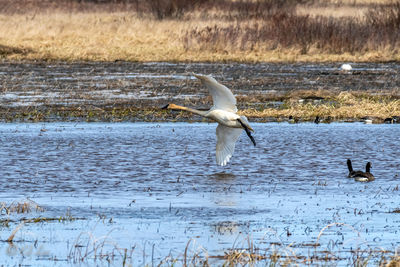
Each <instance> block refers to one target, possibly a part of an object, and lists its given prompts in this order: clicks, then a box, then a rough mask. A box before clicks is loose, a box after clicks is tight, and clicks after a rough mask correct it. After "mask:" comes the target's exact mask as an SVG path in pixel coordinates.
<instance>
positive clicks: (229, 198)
mask: <svg viewBox="0 0 400 267" xmlns="http://www.w3.org/2000/svg"><path fill="white" fill-rule="evenodd" d="M209 178H210V180H211V183H212V184H213V190H212V192H213V193H212V194H211V195H210V197H211V199H210V200H211V201H212V202H213V203H215V204H217V205H218V206H220V207H234V206H236V205H237V196H236V194H235V190H234V189H233V188H232V187H234V185H235V183H234V181H236V175H234V174H232V173H226V172H217V173H213V174H210V175H209Z"/></svg>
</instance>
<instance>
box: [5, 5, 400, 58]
mask: <svg viewBox="0 0 400 267" xmlns="http://www.w3.org/2000/svg"><path fill="white" fill-rule="evenodd" d="M2 2H3V3H7V5H6V4H4V5H3V8H2V9H0V32H1V33H2V34H1V36H0V57H2V58H5V59H11V60H22V59H28V60H36V59H38V60H72V61H73V60H95V61H113V60H129V61H213V62H217V61H242V62H260V61H275V62H283V61H332V60H333V61H338V60H342V61H344V60H346V61H350V60H351V61H388V60H400V53H399V51H398V47H399V44H400V29H399V25H400V2H398V1H397V2H393V3H392V4H383V3H382V2H381V1H377V2H376V3H375V4H371V3H369V2H368V1H367V2H363V1H362V2H360V3H359V5H361V6H362V7H363V8H364V9H367V10H368V11H366V12H367V16H364V17H358V16H354V17H340V18H337V17H336V18H335V17H326V16H318V15H315V16H314V15H312V14H311V15H310V14H305V15H304V14H303V13H304V12H303V13H301V12H296V8H298V7H299V5H300V4H299V3H301V2H300V1H295V0H292V1H269V0H265V1H261V0H260V1H227V0H226V1H223V0H221V1H196V3H197V4H195V5H191V3H192V2H193V1H188V0H179V1H178V0H176V1H166V0H158V1H149V2H146V1H139V0H137V1H117V2H116V3H108V4H107V3H106V4H104V3H103V4H93V3H88V1H86V2H85V1H82V3H81V4H79V3H78V2H76V1H64V2H63V1H58V2H59V3H64V4H63V5H55V4H49V5H48V6H49V7H47V8H45V7H44V6H45V5H44V4H42V5H41V4H40V3H42V2H46V1H38V2H37V3H36V4H32V3H31V5H33V7H31V8H30V11H27V10H26V9H27V7H25V9H23V8H22V9H21V8H16V7H15V6H18V3H19V5H20V6H22V4H21V2H24V1H16V2H15V3H14V4H12V2H10V1H2ZM103 2H104V1H103ZM105 2H106V1H105ZM316 2H317V4H315V3H314V4H313V3H310V2H309V3H307V5H306V6H304V5H303V7H305V8H307V7H308V6H315V5H317V6H321V5H322V4H323V1H316ZM146 3H147V4H146ZM171 3H172V4H171ZM354 3H355V2H353V5H352V7H356V8H357V7H358V6H357V3H356V4H354ZM378 3H379V5H378ZM328 4H329V3H328ZM35 5H36V7H37V8H34V7H35ZM329 5H330V6H332V4H329ZM336 6H338V7H341V6H340V5H338V4H336ZM334 7H335V6H334ZM21 10H22V11H21ZM24 10H25V11H24ZM32 10H34V11H32ZM217 10H218V11H217ZM17 11H18V12H17Z"/></svg>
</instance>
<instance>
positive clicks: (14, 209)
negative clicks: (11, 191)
mask: <svg viewBox="0 0 400 267" xmlns="http://www.w3.org/2000/svg"><path fill="white" fill-rule="evenodd" d="M32 211H36V212H43V211H44V208H43V207H41V206H40V205H39V204H37V203H36V202H35V201H33V200H30V199H27V200H24V201H13V202H12V203H10V204H8V203H5V202H0V214H1V215H4V214H5V215H10V214H12V213H30V212H32Z"/></svg>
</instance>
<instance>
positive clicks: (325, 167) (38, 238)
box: [0, 123, 400, 266]
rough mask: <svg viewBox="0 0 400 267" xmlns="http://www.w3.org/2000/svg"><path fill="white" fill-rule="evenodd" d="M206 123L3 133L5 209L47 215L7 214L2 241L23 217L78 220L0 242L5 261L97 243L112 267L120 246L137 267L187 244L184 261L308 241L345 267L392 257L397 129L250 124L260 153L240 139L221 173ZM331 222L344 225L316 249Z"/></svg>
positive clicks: (399, 223) (24, 230)
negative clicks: (351, 261)
mask: <svg viewBox="0 0 400 267" xmlns="http://www.w3.org/2000/svg"><path fill="white" fill-rule="evenodd" d="M215 127H216V124H206V123H193V124H189V123H165V124H152V123H116V124H111V123H78V124H72V123H50V124H1V125H0V158H1V168H0V181H1V185H2V186H1V187H0V198H1V201H2V202H6V203H11V202H12V201H15V200H23V199H26V198H29V199H31V200H33V201H35V202H36V203H38V204H39V205H41V206H43V207H44V208H45V211H43V212H40V211H38V212H32V213H28V214H15V213H12V214H10V215H7V214H5V212H4V211H3V212H2V215H1V219H2V220H3V221H4V220H5V219H10V220H11V222H10V224H9V225H8V226H6V225H3V226H2V227H1V228H2V231H1V239H2V240H5V239H7V237H8V236H9V235H10V233H11V232H12V231H13V230H14V229H15V227H16V226H17V225H18V224H19V222H20V220H21V219H22V218H36V217H39V216H41V217H48V218H50V217H51V218H56V217H60V216H61V217H66V216H67V215H68V216H72V218H76V219H77V220H72V221H62V222H58V221H49V222H39V223H26V224H25V225H23V226H22V227H21V229H20V230H19V231H18V232H17V234H16V236H15V239H14V243H13V245H10V244H8V243H6V242H2V243H0V252H1V255H2V256H0V257H1V261H2V262H5V264H9V265H13V264H20V263H21V264H31V265H35V266H38V265H48V264H50V263H51V264H57V265H64V264H65V265H68V264H71V263H74V261H77V259H79V255H82V254H84V252H85V247H89V249H88V251H89V252H90V251H91V249H93V248H96V245H97V247H102V248H103V254H105V255H107V253H108V255H114V254H115V255H116V256H115V257H114V258H113V259H112V260H111V258H110V257H111V256H109V257H108V258H107V257H103V258H102V259H100V257H99V256H97V259H96V262H100V263H104V264H105V263H107V260H110V261H111V262H113V263H121V262H122V261H123V258H124V255H123V251H124V250H123V249H124V248H126V249H127V251H128V252H129V253H132V255H134V257H133V258H129V257H128V261H131V262H133V263H134V265H137V264H142V263H147V264H152V263H156V264H158V263H159V262H160V261H161V260H162V259H164V258H165V257H166V256H168V255H173V256H175V257H178V256H179V255H180V256H182V254H183V253H184V251H185V247H186V245H187V244H188V241H189V240H191V239H193V240H195V242H193V241H191V243H190V251H191V252H192V253H194V252H193V251H201V247H204V248H205V249H206V250H207V252H208V254H209V255H211V256H212V255H214V256H217V255H223V254H224V251H227V250H228V249H231V248H232V247H233V248H246V247H248V244H247V240H248V239H251V240H252V242H254V244H255V245H256V246H257V247H258V248H259V249H260V250H261V251H264V252H265V251H267V252H266V253H269V252H268V249H269V250H270V249H271V246H272V245H273V244H276V245H277V246H278V250H280V251H282V250H284V251H290V253H294V254H296V255H304V256H307V255H310V254H312V253H313V252H314V250H315V248H314V247H310V244H314V243H315V242H317V241H318V242H319V243H320V244H321V245H320V246H319V247H318V249H317V250H318V251H323V250H330V251H334V252H337V253H339V255H341V256H342V257H343V258H342V260H343V261H344V262H347V260H348V257H350V256H349V253H348V251H349V250H350V249H351V248H365V249H374V248H384V249H388V250H392V251H393V250H394V249H397V246H398V245H399V243H398V235H399V229H400V217H399V216H400V214H399V213H394V212H393V211H396V209H399V208H400V194H399V191H398V190H399V185H400V178H399V174H400V162H399V160H398V159H399V158H400V151H399V137H398V133H399V130H400V125H365V124H361V123H348V124H346V123H332V124H319V125H315V124H311V123H304V124H287V123H280V124H278V123H267V124H254V125H253V128H254V129H255V134H254V137H255V139H256V141H257V147H253V146H252V145H251V143H250V140H248V138H247V136H245V135H242V136H241V138H240V140H239V142H238V143H237V146H236V151H235V154H234V156H233V158H232V159H231V162H230V163H229V164H228V165H227V166H226V167H219V166H216V164H215ZM347 158H351V159H352V160H353V167H354V168H355V169H364V166H365V163H366V162H367V161H371V162H372V173H373V174H374V175H375V177H376V180H375V181H374V182H371V183H360V182H355V181H354V180H352V179H349V178H347V167H346V159H347ZM332 223H343V224H345V225H342V226H332V227H329V228H328V229H326V230H324V231H323V232H322V234H321V236H320V238H319V239H318V235H319V234H320V231H321V230H322V229H323V228H324V227H325V226H327V225H329V224H332ZM88 240H89V241H88ZM102 240H106V242H105V244H104V245H103V246H101V245H100V244H101V241H102ZM96 242H97V243H96ZM289 244H291V247H290V249H288V247H287V246H288V245H289ZM90 246H92V247H90ZM121 251H122V252H121ZM86 252H87V251H86ZM98 252H99V251H97V253H98ZM121 253H122V254H121ZM95 255H96V253H94V252H92V253H89V254H88V256H87V257H86V258H85V259H84V260H85V262H86V261H87V262H89V263H90V262H93V261H95V259H94V256H95ZM128 256H129V255H128ZM346 257H347V258H346ZM214 260H217V259H214Z"/></svg>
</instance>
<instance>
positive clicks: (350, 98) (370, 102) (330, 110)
mask: <svg viewBox="0 0 400 267" xmlns="http://www.w3.org/2000/svg"><path fill="white" fill-rule="evenodd" d="M326 100H328V101H326V102H322V103H313V102H308V103H304V102H299V100H298V99H296V98H290V99H288V100H287V101H285V105H284V108H278V109H276V108H267V109H264V110H254V109H246V110H242V111H241V112H240V113H241V114H243V115H245V116H248V117H250V118H278V119H282V118H288V117H289V116H293V117H295V118H299V119H300V120H305V121H310V120H314V119H315V117H316V116H319V117H321V118H328V117H329V118H331V120H332V121H336V120H359V119H362V118H366V117H370V118H373V119H374V121H375V122H383V120H384V119H385V118H388V117H392V116H399V115H400V100H399V99H393V98H391V97H386V96H372V95H369V94H361V93H357V92H353V93H351V92H341V93H340V94H339V95H338V96H337V97H328V98H327V99H326Z"/></svg>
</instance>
